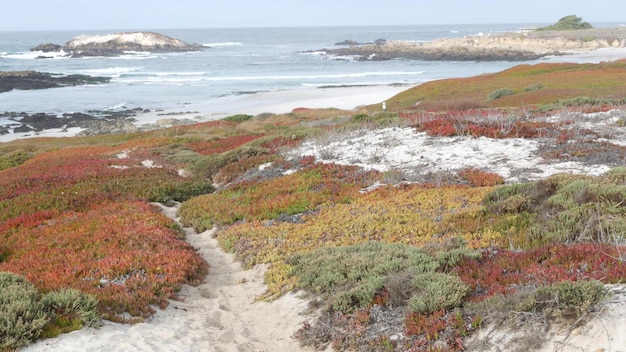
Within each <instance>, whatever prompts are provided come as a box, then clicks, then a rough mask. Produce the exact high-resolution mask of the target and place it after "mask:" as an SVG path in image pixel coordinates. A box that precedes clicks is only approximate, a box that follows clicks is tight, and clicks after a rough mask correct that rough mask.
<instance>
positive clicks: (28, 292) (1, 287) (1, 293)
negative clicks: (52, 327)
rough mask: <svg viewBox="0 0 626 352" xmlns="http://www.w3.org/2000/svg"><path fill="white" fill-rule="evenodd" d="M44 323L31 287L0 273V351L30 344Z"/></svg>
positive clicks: (12, 275)
mask: <svg viewBox="0 0 626 352" xmlns="http://www.w3.org/2000/svg"><path fill="white" fill-rule="evenodd" d="M48 320H49V317H48V314H46V312H45V309H44V307H43V304H41V302H39V301H38V293H37V289H36V288H35V286H34V285H33V284H31V283H30V282H28V281H27V280H26V279H24V278H23V277H21V276H19V275H16V274H12V273H7V272H0V351H5V350H12V349H17V348H20V347H23V346H25V345H27V344H28V343H30V342H31V341H34V340H35V339H37V338H38V337H39V336H40V334H41V332H42V329H43V327H44V325H46V323H47V322H48Z"/></svg>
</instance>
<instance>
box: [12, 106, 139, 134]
mask: <svg viewBox="0 0 626 352" xmlns="http://www.w3.org/2000/svg"><path fill="white" fill-rule="evenodd" d="M145 112H148V111H147V110H144V109H140V108H137V109H130V110H123V111H93V112H90V113H89V114H85V113H66V114H63V115H62V116H57V115H54V114H47V113H37V114H26V113H17V112H7V113H3V114H0V117H2V118H5V119H7V120H9V121H11V122H10V123H8V124H5V125H2V126H0V135H4V134H8V133H25V132H26V133H28V132H33V133H38V132H41V131H45V130H51V129H60V130H67V129H69V128H75V127H78V128H81V129H82V130H83V131H82V132H81V133H80V135H93V134H107V133H128V132H137V131H138V128H137V126H136V125H135V122H136V120H135V118H134V117H135V116H136V115H137V114H140V113H145Z"/></svg>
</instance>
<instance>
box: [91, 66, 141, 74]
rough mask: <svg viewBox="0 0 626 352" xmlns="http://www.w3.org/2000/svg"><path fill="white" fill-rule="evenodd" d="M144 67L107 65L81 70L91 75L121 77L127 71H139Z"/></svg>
mask: <svg viewBox="0 0 626 352" xmlns="http://www.w3.org/2000/svg"><path fill="white" fill-rule="evenodd" d="M142 69H143V67H141V66H137V67H105V68H94V69H89V70H80V71H79V72H80V73H82V74H86V75H91V76H109V77H120V76H121V75H123V74H125V73H131V72H139V71H141V70H142Z"/></svg>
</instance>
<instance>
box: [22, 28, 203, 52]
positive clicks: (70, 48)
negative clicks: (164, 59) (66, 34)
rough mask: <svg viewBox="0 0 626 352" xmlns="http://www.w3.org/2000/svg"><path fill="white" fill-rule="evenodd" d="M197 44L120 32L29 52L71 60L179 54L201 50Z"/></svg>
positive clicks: (90, 36)
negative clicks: (52, 53) (131, 54)
mask: <svg viewBox="0 0 626 352" xmlns="http://www.w3.org/2000/svg"><path fill="white" fill-rule="evenodd" d="M202 49H203V46H202V45H200V44H189V43H186V42H184V41H182V40H180V39H175V38H172V37H168V36H166V35H163V34H159V33H154V32H124V33H117V34H106V35H85V34H81V35H79V36H77V37H75V38H73V39H71V40H70V41H68V42H67V43H65V45H63V46H59V45H56V44H52V43H45V44H41V45H39V46H37V47H35V48H32V49H31V50H33V51H43V52H49V51H59V50H63V51H65V52H66V53H67V54H68V56H71V57H84V56H118V55H122V54H124V53H125V52H129V51H150V52H181V51H198V50H202Z"/></svg>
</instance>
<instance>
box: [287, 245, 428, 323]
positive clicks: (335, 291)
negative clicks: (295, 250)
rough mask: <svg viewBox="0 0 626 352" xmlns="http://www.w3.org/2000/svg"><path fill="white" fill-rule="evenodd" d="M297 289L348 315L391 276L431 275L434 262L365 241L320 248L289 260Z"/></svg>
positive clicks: (407, 249) (409, 249) (412, 250)
mask: <svg viewBox="0 0 626 352" xmlns="http://www.w3.org/2000/svg"><path fill="white" fill-rule="evenodd" d="M288 263H289V264H290V265H292V266H293V270H292V273H291V275H293V276H297V277H298V287H299V288H303V289H307V290H311V291H313V292H315V293H319V294H321V295H322V296H324V297H327V298H329V300H330V301H331V304H330V305H329V306H330V307H332V309H334V310H337V311H341V312H344V313H349V312H351V311H353V310H354V309H355V308H359V307H363V306H367V305H368V304H370V303H371V302H372V300H373V299H374V295H375V294H376V293H377V292H378V291H380V290H381V289H382V287H383V286H385V285H386V283H387V282H390V281H392V279H393V277H395V276H398V275H402V273H410V275H417V274H421V273H427V272H432V271H434V270H436V269H437V268H438V266H439V264H438V263H437V261H436V260H435V259H434V258H432V257H431V256H429V255H428V254H426V253H424V252H423V251H422V250H420V249H419V248H417V247H413V246H408V245H405V244H400V243H394V244H388V243H380V242H367V243H363V244H359V245H354V246H345V247H335V248H322V249H318V250H315V251H312V252H308V253H305V254H298V255H295V256H293V257H292V258H290V259H289V261H288Z"/></svg>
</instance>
